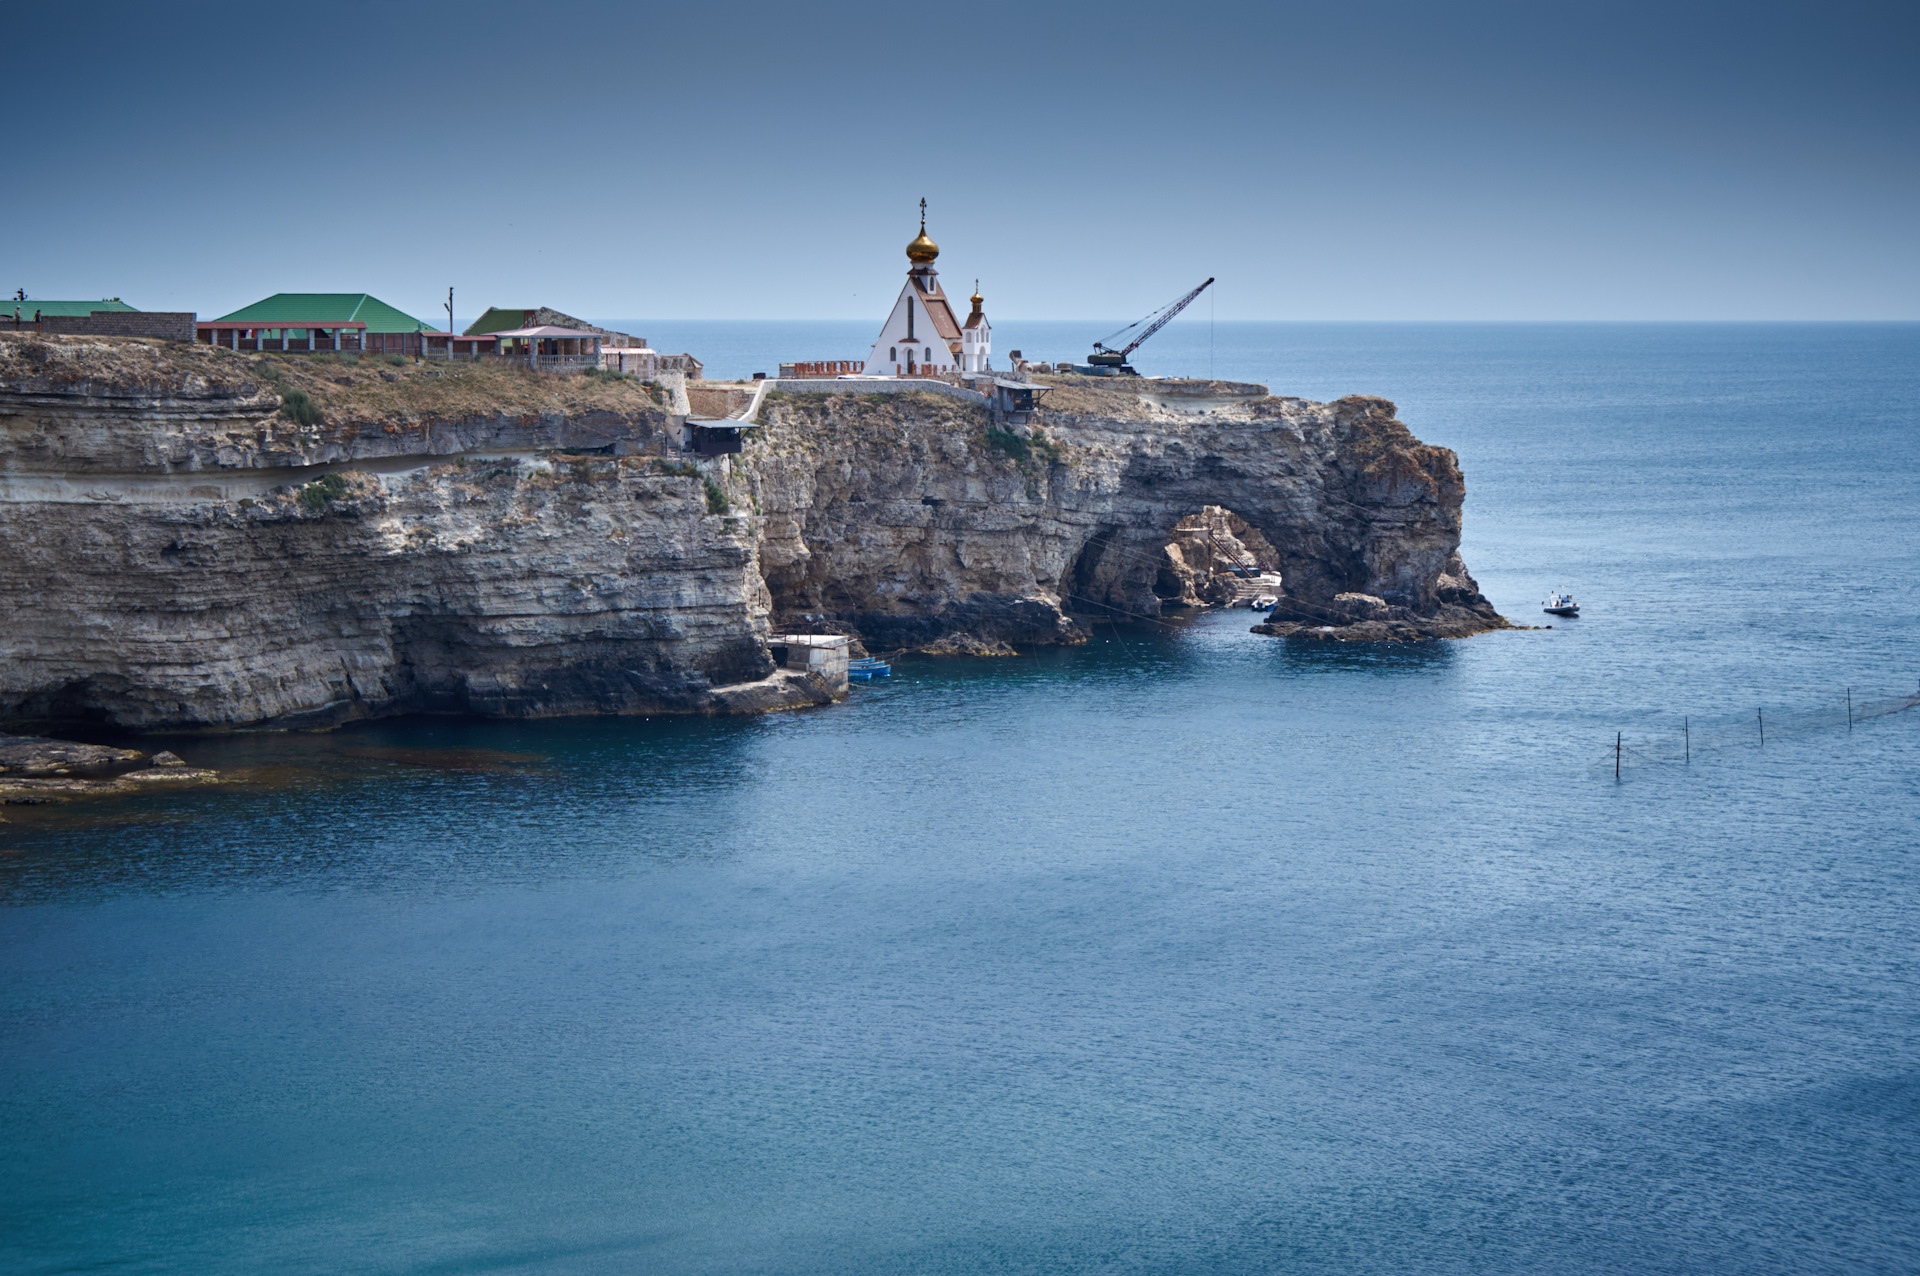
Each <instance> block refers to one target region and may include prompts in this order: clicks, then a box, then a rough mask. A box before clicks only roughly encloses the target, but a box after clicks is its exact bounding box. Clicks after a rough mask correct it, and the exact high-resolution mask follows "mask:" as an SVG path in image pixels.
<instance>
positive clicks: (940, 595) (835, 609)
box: [743, 378, 1505, 646]
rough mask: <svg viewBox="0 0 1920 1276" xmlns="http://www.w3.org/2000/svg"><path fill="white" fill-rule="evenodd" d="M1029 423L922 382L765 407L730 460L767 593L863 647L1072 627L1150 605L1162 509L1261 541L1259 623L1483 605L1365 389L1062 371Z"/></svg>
mask: <svg viewBox="0 0 1920 1276" xmlns="http://www.w3.org/2000/svg"><path fill="white" fill-rule="evenodd" d="M1054 385H1055V387H1056V388H1055V389H1054V390H1053V391H1052V394H1051V397H1050V398H1049V399H1048V400H1047V409H1046V411H1045V412H1043V413H1042V414H1041V416H1040V418H1039V419H1038V425H1037V428H1035V429H1033V430H1032V431H1031V437H1022V436H1020V435H1017V434H1014V433H1008V432H1003V431H999V430H995V429H993V428H992V426H991V422H990V420H989V419H988V417H987V416H986V415H985V414H984V412H983V411H982V410H980V409H973V408H969V407H966V406H965V405H962V404H957V403H953V402H950V401H947V400H944V399H936V398H933V397H931V396H928V397H924V398H922V397H919V396H887V397H883V396H873V398H872V400H871V401H869V400H868V399H864V398H861V397H858V396H833V397H829V396H816V395H805V396H801V395H794V396H788V397H785V398H783V399H779V400H775V401H770V402H769V403H768V404H767V405H766V406H765V407H764V408H763V411H762V414H761V419H762V420H763V422H765V428H764V429H763V431H761V434H762V436H763V437H762V438H760V439H759V440H757V441H756V443H755V444H754V445H753V446H751V447H750V448H749V449H748V453H747V454H746V456H745V457H744V460H745V465H744V466H743V470H744V472H745V475H746V477H747V478H748V480H749V481H750V482H751V483H752V484H753V490H754V497H755V500H756V502H757V504H758V508H759V509H760V511H761V512H762V513H763V514H764V515H765V516H766V525H765V529H764V533H763V541H762V544H761V551H760V552H761V563H762V568H763V571H764V573H765V577H766V581H767V585H768V588H769V589H770V591H771V592H772V595H773V600H774V604H775V606H776V608H777V609H778V610H779V612H780V613H781V614H782V615H783V616H790V617H793V618H795V620H796V621H798V620H799V619H800V618H807V620H808V623H814V624H819V623H840V624H844V625H846V626H848V627H850V628H852V629H853V630H854V631H856V632H858V633H859V634H860V635H861V636H862V637H863V638H864V639H865V641H866V642H867V644H868V645H869V646H908V645H920V644H922V643H925V642H929V641H933V640H936V639H937V638H939V637H940V636H942V635H944V634H950V633H952V632H954V631H965V632H967V633H969V634H971V635H973V636H975V637H977V638H980V639H982V640H986V641H1004V642H1011V643H1014V644H1015V645H1019V644H1021V643H1035V642H1060V641H1073V640H1075V638H1076V637H1077V636H1078V635H1079V633H1080V628H1079V626H1078V625H1077V624H1076V623H1075V622H1074V621H1073V620H1072V619H1071V617H1072V616H1073V615H1075V614H1078V615H1083V616H1088V617H1111V618H1123V617H1152V616H1158V615H1160V614H1161V612H1162V610H1163V607H1164V605H1165V604H1166V603H1167V602H1169V601H1174V600H1170V599H1168V598H1166V597H1164V596H1163V593H1162V592H1160V591H1158V590H1156V583H1157V582H1158V581H1160V580H1161V578H1162V573H1163V569H1164V568H1165V566H1166V565H1167V561H1168V560H1167V555H1166V553H1165V550H1166V547H1167V546H1168V545H1169V543H1173V542H1176V541H1178V540H1179V533H1178V530H1177V528H1178V524H1179V523H1180V522H1181V521H1182V520H1183V519H1187V518H1189V517H1190V516H1193V515H1195V514H1198V513H1200V512H1201V510H1202V509H1203V508H1205V507H1206V506H1209V505H1216V506H1224V507H1226V508H1227V509H1228V510H1230V511H1232V513H1233V514H1234V515H1235V516H1237V517H1238V519H1239V520H1242V521H1243V522H1244V523H1245V524H1246V525H1247V526H1248V527H1250V528H1251V529H1252V530H1253V532H1255V533H1256V534H1257V535H1258V537H1259V538H1261V539H1262V540H1264V542H1265V543H1266V544H1267V546H1268V547H1269V548H1270V549H1271V550H1272V552H1273V553H1274V554H1275V555H1277V558H1278V562H1277V565H1278V566H1279V568H1280V571H1281V574H1282V577H1283V579H1284V581H1285V597H1284V598H1283V600H1282V606H1281V608H1279V609H1277V611H1276V613H1275V617H1274V620H1273V622H1272V625H1273V626H1280V627H1284V626H1288V625H1292V626H1296V628H1292V629H1285V628H1273V627H1272V626H1270V627H1269V628H1268V630H1267V631H1269V632H1285V633H1288V634H1292V633H1300V634H1302V635H1303V636H1304V635H1327V634H1331V636H1335V637H1352V636H1362V635H1359V634H1357V633H1349V632H1347V627H1348V626H1350V625H1353V624H1356V623H1364V624H1369V625H1376V626H1379V627H1378V628H1376V629H1374V630H1369V631H1368V632H1367V633H1366V634H1365V635H1364V636H1367V637H1377V638H1417V637H1455V636H1462V635H1465V634H1469V633H1475V632H1478V631H1480V630H1484V629H1490V628H1498V627H1500V626H1502V625H1503V624H1504V623H1505V622H1504V621H1502V620H1501V618H1500V617H1499V616H1498V615H1496V614H1495V613H1494V611H1493V609H1492V607H1491V606H1490V605H1488V604H1487V602H1486V600H1485V599H1484V598H1481V597H1480V595H1479V592H1478V589H1477V588H1476V587H1475V585H1474V583H1473V581H1472V578H1471V577H1469V576H1468V575H1467V572H1466V567H1465V565H1464V564H1462V563H1461V562H1460V559H1459V555H1458V548H1459V544H1460V507H1461V501H1462V498H1463V496H1464V492H1465V487H1464V483H1463V480H1462V478H1461V474H1460V469H1459V466H1458V464H1457V462H1456V461H1455V458H1454V456H1453V453H1451V452H1450V451H1448V450H1446V449H1445V448H1436V447H1430V446H1428V445H1426V444H1423V443H1421V442H1420V441H1419V440H1417V439H1415V438H1414V437H1413V434H1412V433H1411V432H1410V431H1409V430H1408V429H1407V428H1406V426H1404V425H1402V424H1401V423H1400V422H1399V421H1397V420H1395V419H1394V407H1393V405H1392V404H1391V403H1388V402H1387V401H1386V400H1384V399H1376V398H1364V397H1356V398H1349V399H1342V400H1340V401H1339V402H1338V403H1331V404H1323V403H1309V402H1307V401H1305V400H1302V399H1289V398H1275V397H1272V396H1269V395H1267V394H1266V393H1265V390H1264V388H1263V387H1260V386H1246V385H1237V384H1231V383H1223V382H1173V383H1170V382H1151V381H1132V380H1125V381H1123V380H1119V379H1114V380H1098V381H1096V380H1091V379H1087V378H1063V379H1060V380H1058V381H1056V382H1054Z"/></svg>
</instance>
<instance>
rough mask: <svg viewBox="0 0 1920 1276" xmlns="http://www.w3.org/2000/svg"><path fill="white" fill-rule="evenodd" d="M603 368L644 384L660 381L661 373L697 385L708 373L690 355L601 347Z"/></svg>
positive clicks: (634, 348)
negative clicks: (670, 373) (681, 378)
mask: <svg viewBox="0 0 1920 1276" xmlns="http://www.w3.org/2000/svg"><path fill="white" fill-rule="evenodd" d="M600 366H601V367H603V368H607V369H610V370H612V371H614V372H625V373H628V374H630V375H632V376H636V377H639V378H640V379H641V380H642V381H657V380H659V379H660V376H661V374H662V373H667V372H678V373H680V374H682V375H683V376H685V377H687V378H688V379H689V380H692V381H698V380H699V379H700V374H701V372H703V371H705V369H704V368H703V367H702V366H701V363H700V361H699V360H698V359H696V358H694V357H693V356H692V355H690V354H661V353H660V352H659V351H658V350H651V349H648V348H647V347H645V346H614V347H612V348H609V347H607V346H605V345H603V346H601V347H600Z"/></svg>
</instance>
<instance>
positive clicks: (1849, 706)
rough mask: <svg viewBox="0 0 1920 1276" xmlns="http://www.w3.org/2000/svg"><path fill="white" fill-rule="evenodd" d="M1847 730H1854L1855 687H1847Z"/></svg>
mask: <svg viewBox="0 0 1920 1276" xmlns="http://www.w3.org/2000/svg"><path fill="white" fill-rule="evenodd" d="M1847 730H1849V731H1851V730H1853V688H1852V687H1848V688H1847Z"/></svg>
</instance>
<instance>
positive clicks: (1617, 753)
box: [1613, 731, 1620, 780]
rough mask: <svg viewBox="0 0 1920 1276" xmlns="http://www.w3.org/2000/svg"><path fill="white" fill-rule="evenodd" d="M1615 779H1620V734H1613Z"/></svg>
mask: <svg viewBox="0 0 1920 1276" xmlns="http://www.w3.org/2000/svg"><path fill="white" fill-rule="evenodd" d="M1613 778H1614V779H1616V780H1617V779H1619V778H1620V733H1619V732H1618V731H1616V732H1614V733H1613Z"/></svg>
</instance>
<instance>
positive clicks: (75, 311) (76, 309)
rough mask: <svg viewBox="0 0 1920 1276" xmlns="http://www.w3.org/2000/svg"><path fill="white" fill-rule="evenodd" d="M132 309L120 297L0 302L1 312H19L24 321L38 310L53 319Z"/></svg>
mask: <svg viewBox="0 0 1920 1276" xmlns="http://www.w3.org/2000/svg"><path fill="white" fill-rule="evenodd" d="M132 309H133V307H132V306H129V305H128V304H127V303H126V302H124V301H122V300H120V298H118V297H109V298H107V299H106V300H105V301H42V300H41V299H40V298H38V297H28V298H27V299H26V300H25V301H15V300H14V299H13V298H12V297H8V298H7V299H6V301H5V302H0V310H4V311H5V312H6V313H7V314H9V315H10V314H12V313H13V312H14V311H15V310H18V311H19V312H20V316H21V318H23V319H24V318H28V317H30V316H31V315H32V314H33V312H34V311H36V310H38V311H39V312H40V313H41V314H43V315H46V316H47V317H48V318H49V319H51V318H52V317H53V316H55V315H63V316H65V315H79V316H80V317H81V318H85V317H86V316H88V315H90V314H92V313H93V312H94V311H96V310H132Z"/></svg>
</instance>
